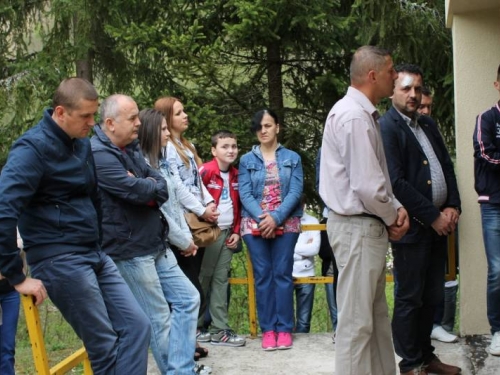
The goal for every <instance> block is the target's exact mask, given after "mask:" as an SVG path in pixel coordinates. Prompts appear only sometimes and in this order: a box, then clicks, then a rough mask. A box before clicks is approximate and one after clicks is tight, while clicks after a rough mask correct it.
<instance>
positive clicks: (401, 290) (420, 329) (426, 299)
mask: <svg viewBox="0 0 500 375" xmlns="http://www.w3.org/2000/svg"><path fill="white" fill-rule="evenodd" d="M431 231H432V232H431ZM392 249H393V255H394V277H395V283H396V286H395V293H394V294H395V299H394V314H393V318H392V336H393V340H394V348H395V350H396V353H397V354H398V355H399V356H400V357H401V358H402V360H401V362H400V363H399V367H400V370H401V372H407V371H410V370H411V369H414V368H416V367H418V366H420V365H421V364H428V363H429V362H430V361H432V360H433V359H434V358H435V355H434V347H433V346H432V345H431V338H430V335H431V331H432V325H433V321H434V314H435V311H436V307H437V306H438V305H439V303H440V302H441V300H442V298H443V280H444V275H445V262H446V250H447V238H446V237H445V236H438V235H437V233H435V232H434V231H433V230H432V229H431V230H430V231H429V234H428V235H427V236H426V237H425V238H424V239H422V240H421V241H419V243H416V244H394V245H393V246H392Z"/></svg>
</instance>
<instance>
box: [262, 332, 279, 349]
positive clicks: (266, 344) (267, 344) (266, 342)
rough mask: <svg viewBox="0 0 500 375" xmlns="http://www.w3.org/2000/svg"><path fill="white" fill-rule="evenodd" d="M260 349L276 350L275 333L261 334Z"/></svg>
mask: <svg viewBox="0 0 500 375" xmlns="http://www.w3.org/2000/svg"><path fill="white" fill-rule="evenodd" d="M262 349H264V350H268V351H270V350H276V332H274V331H267V332H264V333H263V334H262Z"/></svg>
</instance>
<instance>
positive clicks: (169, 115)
mask: <svg viewBox="0 0 500 375" xmlns="http://www.w3.org/2000/svg"><path fill="white" fill-rule="evenodd" d="M175 102H179V103H181V101H180V100H179V99H177V98H174V97H173V96H164V97H161V98H159V99H158V100H157V101H156V102H155V109H156V110H158V111H160V112H161V113H163V116H165V119H166V120H167V128H168V131H169V132H170V133H172V123H173V121H174V104H175ZM179 141H180V142H181V144H182V146H184V147H185V148H187V149H188V150H190V151H191V152H192V153H193V155H194V161H195V162H196V165H197V166H198V167H199V166H201V164H203V161H202V160H201V159H200V157H199V156H198V153H197V152H196V148H195V147H194V146H193V144H192V143H191V142H189V141H188V140H187V139H186V138H184V136H183V135H182V134H180V136H179ZM169 142H171V143H172V145H174V147H175V150H176V151H177V153H178V154H179V156H180V157H181V159H182V161H183V162H184V165H185V166H186V167H187V168H190V164H189V157H188V156H187V154H186V152H185V151H184V148H182V147H181V146H180V145H179V144H178V143H177V142H176V141H175V140H174V139H172V137H171V139H169Z"/></svg>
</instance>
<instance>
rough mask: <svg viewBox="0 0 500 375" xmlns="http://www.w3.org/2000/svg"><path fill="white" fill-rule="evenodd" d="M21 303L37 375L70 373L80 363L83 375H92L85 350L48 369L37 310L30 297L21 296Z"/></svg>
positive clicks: (80, 350)
mask: <svg viewBox="0 0 500 375" xmlns="http://www.w3.org/2000/svg"><path fill="white" fill-rule="evenodd" d="M21 301H22V303H23V309H24V315H25V316H26V326H27V327H28V333H29V336H30V341H31V350H32V351H33V360H34V361H35V369H36V372H37V374H38V375H63V374H66V373H67V372H69V371H71V369H73V368H75V367H76V366H78V365H79V364H80V363H83V374H84V375H92V374H93V372H92V368H91V367H90V361H89V357H88V355H87V352H86V351H85V348H81V349H79V350H77V351H76V352H74V353H73V354H71V355H70V356H69V357H66V358H65V359H63V360H62V361H61V362H59V363H58V364H57V365H55V366H54V367H52V368H49V361H48V357H47V351H46V350H45V343H44V340H43V333H42V327H41V323H40V315H39V313H38V308H37V307H36V305H35V303H34V302H33V297H32V296H26V295H21Z"/></svg>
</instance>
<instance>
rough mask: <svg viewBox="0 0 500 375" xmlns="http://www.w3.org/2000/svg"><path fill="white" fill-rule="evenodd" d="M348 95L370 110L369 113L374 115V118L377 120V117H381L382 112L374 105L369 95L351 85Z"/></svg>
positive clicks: (367, 110)
mask: <svg viewBox="0 0 500 375" xmlns="http://www.w3.org/2000/svg"><path fill="white" fill-rule="evenodd" d="M346 96H349V97H351V98H352V99H354V100H355V101H356V102H358V103H359V104H360V105H361V107H363V109H364V110H365V111H366V112H368V113H369V114H371V115H372V117H373V119H374V120H375V121H377V119H378V118H379V117H380V114H379V113H378V111H377V108H375V106H374V105H373V103H372V102H371V101H370V99H368V97H367V96H366V95H365V94H363V93H362V92H361V91H359V90H358V89H356V88H354V87H352V86H349V88H348V89H347V94H346Z"/></svg>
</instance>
